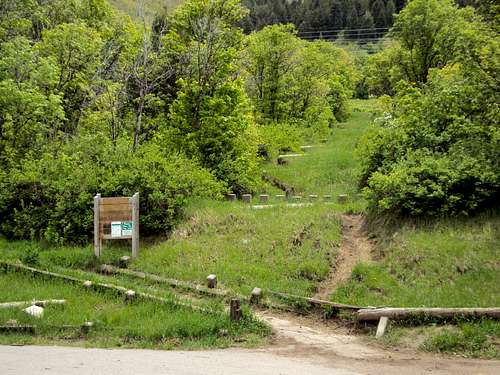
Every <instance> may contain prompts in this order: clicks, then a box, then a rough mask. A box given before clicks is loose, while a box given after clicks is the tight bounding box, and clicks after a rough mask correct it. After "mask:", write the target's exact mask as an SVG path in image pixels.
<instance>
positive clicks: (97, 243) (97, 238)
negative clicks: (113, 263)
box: [94, 194, 101, 258]
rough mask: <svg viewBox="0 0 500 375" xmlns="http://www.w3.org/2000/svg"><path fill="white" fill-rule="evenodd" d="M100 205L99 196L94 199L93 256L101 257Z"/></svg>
mask: <svg viewBox="0 0 500 375" xmlns="http://www.w3.org/2000/svg"><path fill="white" fill-rule="evenodd" d="M100 203H101V194H97V195H96V196H95V197H94V255H95V256H96V257H98V258H99V257H100V256H101V230H100V227H99V205H100Z"/></svg>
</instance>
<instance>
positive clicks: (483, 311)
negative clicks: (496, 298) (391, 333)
mask: <svg viewBox="0 0 500 375" xmlns="http://www.w3.org/2000/svg"><path fill="white" fill-rule="evenodd" d="M356 317H357V320H359V321H376V320H379V319H380V318H382V317H387V318H389V319H396V320H397V319H407V318H411V317H426V318H440V319H453V318H458V317H466V318H479V317H488V318H495V319H500V308H499V307H491V308H440V307H434V308H429V307H405V308H403V307H401V308H394V307H386V308H380V309H360V310H359V311H358V312H357V313H356Z"/></svg>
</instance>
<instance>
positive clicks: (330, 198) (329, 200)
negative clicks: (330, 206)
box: [323, 194, 332, 202]
mask: <svg viewBox="0 0 500 375" xmlns="http://www.w3.org/2000/svg"><path fill="white" fill-rule="evenodd" d="M323 199H324V200H325V202H331V201H332V196H331V195H329V194H327V195H325V196H323Z"/></svg>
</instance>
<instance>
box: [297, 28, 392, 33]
mask: <svg viewBox="0 0 500 375" xmlns="http://www.w3.org/2000/svg"><path fill="white" fill-rule="evenodd" d="M372 30H375V31H377V30H381V31H389V28H388V27H370V28H364V29H332V30H309V31H299V32H298V33H299V34H312V33H319V32H323V33H334V32H346V31H347V32H351V31H352V32H357V31H372Z"/></svg>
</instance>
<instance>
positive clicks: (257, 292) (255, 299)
mask: <svg viewBox="0 0 500 375" xmlns="http://www.w3.org/2000/svg"><path fill="white" fill-rule="evenodd" d="M261 298H262V289H261V288H253V290H252V294H251V296H250V303H254V304H258V303H259V302H260V300H261Z"/></svg>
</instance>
